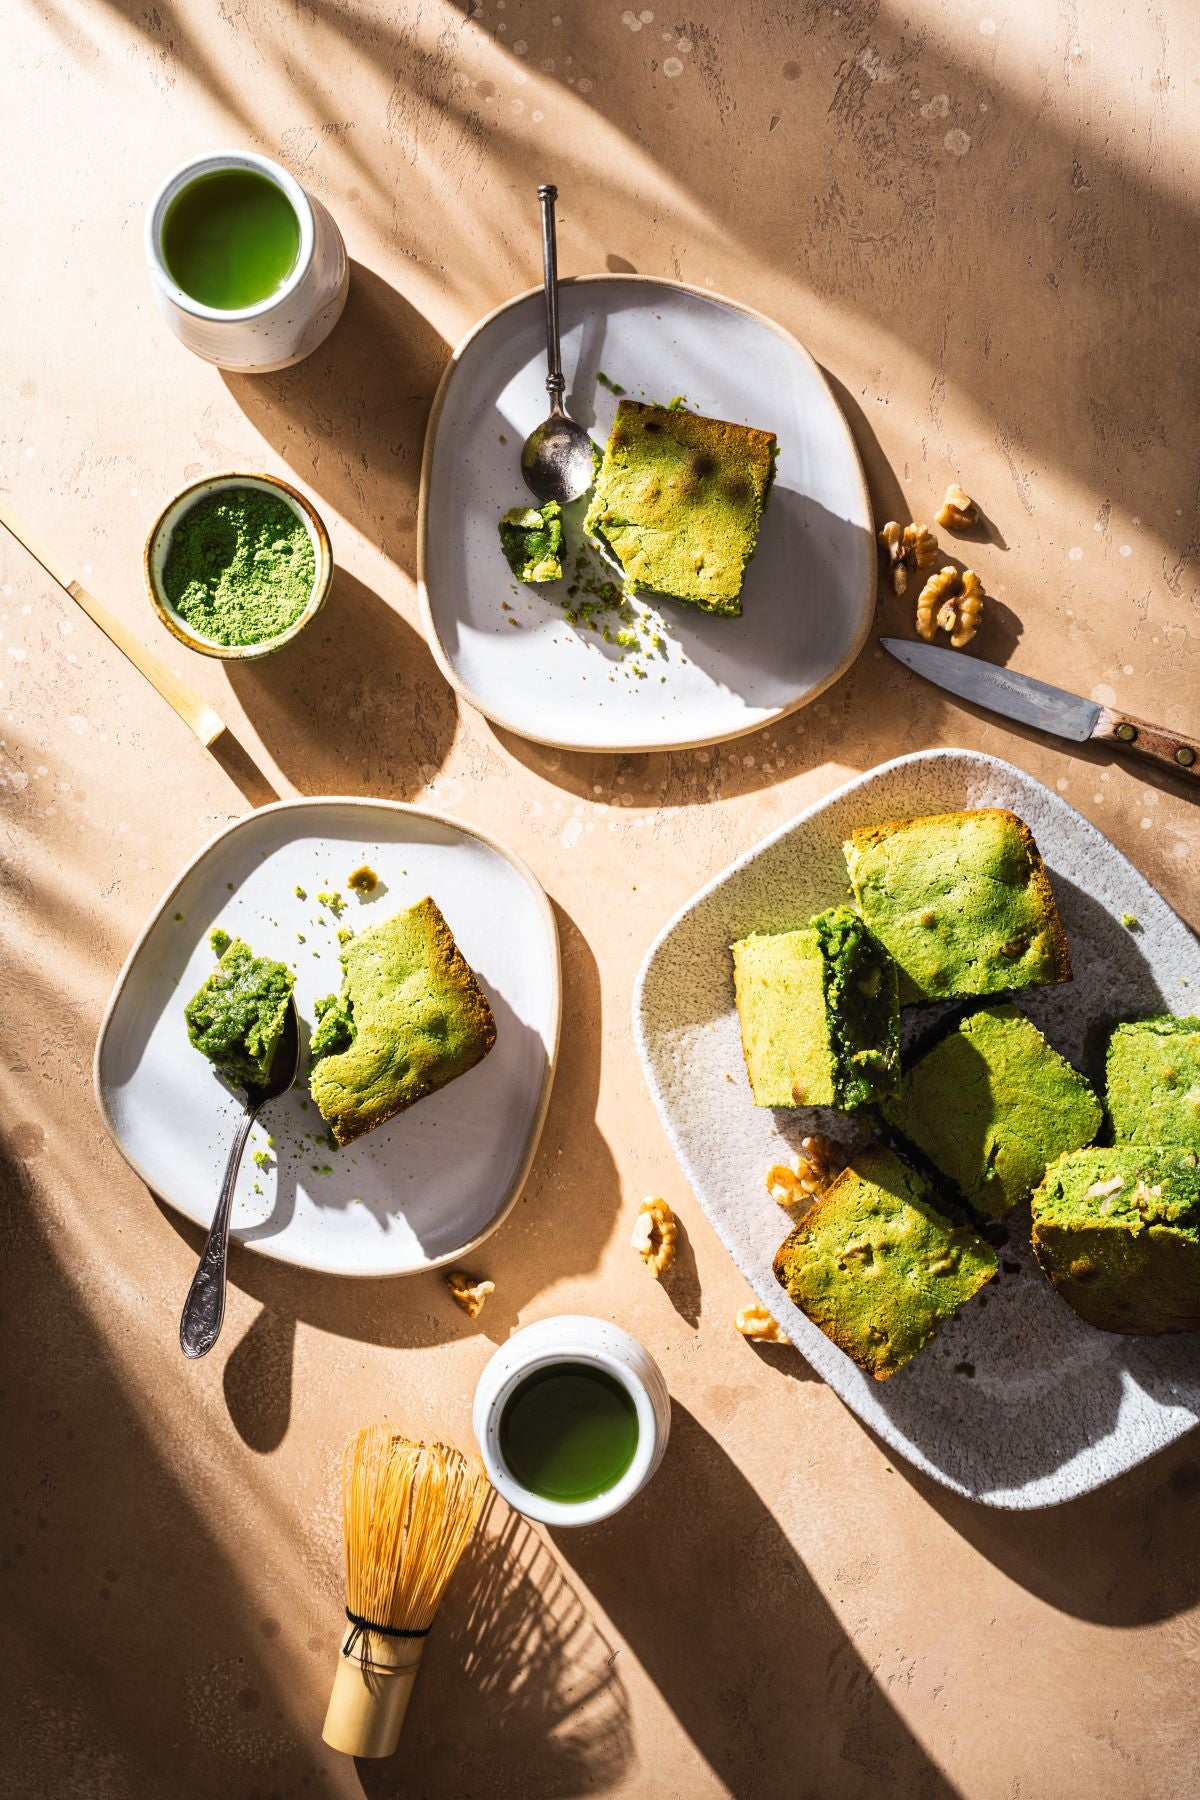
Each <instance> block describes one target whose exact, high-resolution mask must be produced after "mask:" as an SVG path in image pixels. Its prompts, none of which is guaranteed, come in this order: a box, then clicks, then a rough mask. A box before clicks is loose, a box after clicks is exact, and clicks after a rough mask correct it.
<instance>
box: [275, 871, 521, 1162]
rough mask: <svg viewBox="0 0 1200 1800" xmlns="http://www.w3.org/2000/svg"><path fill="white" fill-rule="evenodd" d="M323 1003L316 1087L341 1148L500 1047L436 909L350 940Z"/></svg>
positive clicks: (425, 904) (400, 917)
mask: <svg viewBox="0 0 1200 1800" xmlns="http://www.w3.org/2000/svg"><path fill="white" fill-rule="evenodd" d="M341 960H342V990H341V993H340V994H336V995H334V994H331V995H330V996H329V998H328V999H326V1000H321V1001H318V1002H317V1013H318V1016H319V1018H320V1024H319V1025H318V1026H317V1029H316V1031H315V1032H314V1034H313V1040H312V1050H311V1062H312V1068H311V1076H310V1084H311V1087H312V1096H313V1099H314V1100H315V1101H316V1103H317V1107H318V1109H319V1110H320V1113H321V1117H322V1118H323V1119H324V1120H325V1122H326V1123H327V1124H328V1125H329V1126H330V1127H331V1128H332V1130H333V1135H334V1137H335V1138H336V1139H337V1141H338V1143H339V1144H349V1143H350V1142H351V1141H352V1140H353V1139H354V1138H357V1137H362V1135H363V1134H364V1132H368V1131H374V1129H375V1127H376V1126H377V1125H382V1124H383V1123H384V1122H385V1121H386V1120H388V1119H390V1118H393V1117H394V1116H395V1114H396V1113H398V1112H402V1111H403V1110H404V1108H405V1107H407V1106H412V1105H414V1104H415V1102H416V1101H418V1100H423V1099H424V1098H425V1096H426V1095H427V1094H432V1093H434V1092H435V1091H436V1090H437V1089H438V1088H441V1087H445V1086H446V1083H447V1082H449V1081H454V1080H455V1079H456V1078H457V1077H458V1076H459V1075H465V1074H466V1072H467V1070H468V1069H472V1068H474V1066H475V1064H476V1063H477V1062H480V1061H482V1059H483V1058H484V1057H485V1056H486V1055H487V1053H488V1051H489V1050H490V1049H491V1048H492V1045H493V1044H494V1043H495V1041H496V1024H495V1020H494V1019H493V1017H492V1009H491V1007H490V1006H489V1005H488V1002H487V996H486V995H485V994H484V991H483V989H482V988H481V987H480V985H479V982H478V981H477V980H476V978H475V975H474V974H473V972H472V970H471V969H470V967H469V966H468V964H467V962H466V960H465V959H464V957H463V955H462V952H461V951H460V950H459V948H458V946H457V944H456V943H455V942H454V938H453V936H452V935H451V931H450V927H449V926H448V925H447V923H446V921H445V919H444V918H443V917H442V914H441V912H440V910H439V909H438V907H437V905H436V904H435V902H434V901H433V900H430V899H425V900H421V901H419V902H418V903H417V905H416V906H410V907H409V909H408V911H407V912H402V913H397V915H396V917H395V918H394V919H388V920H387V921H385V923H384V924H382V925H374V926H372V927H371V929H370V930H368V931H363V932H360V933H359V935H358V936H357V937H354V938H351V940H350V942H349V943H348V944H347V945H346V948H345V949H344V950H343V952H342V959H341Z"/></svg>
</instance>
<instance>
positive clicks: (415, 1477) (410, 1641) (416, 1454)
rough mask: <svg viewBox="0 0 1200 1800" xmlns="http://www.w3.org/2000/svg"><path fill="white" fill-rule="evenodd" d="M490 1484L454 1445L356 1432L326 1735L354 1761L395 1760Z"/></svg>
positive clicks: (383, 1430)
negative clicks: (450, 1585) (342, 1606)
mask: <svg viewBox="0 0 1200 1800" xmlns="http://www.w3.org/2000/svg"><path fill="white" fill-rule="evenodd" d="M487 1489H488V1481H487V1477H486V1475H485V1474H484V1472H483V1470H482V1469H481V1468H479V1467H478V1466H477V1465H476V1464H473V1463H471V1462H468V1460H467V1458H466V1457H465V1456H463V1455H462V1454H461V1452H459V1451H458V1450H452V1449H450V1448H449V1446H448V1445H446V1444H415V1443H411V1442H410V1441H409V1440H408V1439H407V1438H403V1437H399V1436H398V1435H397V1434H396V1433H395V1432H394V1431H393V1430H392V1429H391V1427H390V1426H389V1425H368V1426H366V1427H365V1428H364V1429H363V1430H362V1431H359V1432H356V1434H355V1435H354V1437H352V1438H351V1439H350V1442H349V1443H348V1444H347V1445H346V1451H345V1455H344V1456H343V1458H342V1527H343V1532H344V1535H345V1545H346V1618H347V1620H348V1621H349V1623H348V1628H347V1631H346V1635H345V1638H344V1639H343V1641H342V1654H341V1657H340V1659H339V1661H338V1669H337V1675H336V1677H335V1679H334V1683H333V1693H332V1694H331V1696H330V1700H329V1711H328V1712H327V1713H326V1715H325V1729H324V1731H323V1733H322V1736H323V1737H324V1739H325V1742H326V1743H327V1744H330V1745H332V1747H333V1748H334V1749H335V1750H344V1751H345V1752H346V1754H347V1755H348V1756H390V1755H391V1754H392V1751H393V1750H394V1749H395V1748H396V1744H397V1742H398V1740H399V1737H400V1727H401V1725H402V1724H403V1723H404V1714H405V1711H406V1710H407V1707H408V1700H409V1695H410V1694H411V1693H412V1688H413V1682H414V1681H415V1680H416V1678H417V1669H418V1667H419V1666H420V1662H421V1653H422V1651H423V1650H424V1648H425V1638H426V1635H427V1633H428V1631H429V1627H430V1626H431V1625H432V1623H433V1615H434V1614H435V1613H436V1611H437V1609H438V1606H439V1604H440V1602H441V1598H442V1594H443V1593H444V1592H445V1588H446V1583H447V1582H448V1581H449V1579H450V1577H451V1575H453V1573H454V1570H455V1567H456V1566H457V1563H458V1559H459V1557H460V1556H461V1555H462V1553H463V1551H464V1550H465V1549H466V1547H467V1544H468V1543H469V1542H470V1538H471V1533H472V1532H473V1531H474V1529H475V1525H476V1522H477V1521H478V1518H479V1514H480V1510H481V1508H482V1506H483V1502H484V1498H485V1496H486V1494H487Z"/></svg>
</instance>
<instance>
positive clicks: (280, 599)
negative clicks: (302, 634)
mask: <svg viewBox="0 0 1200 1800" xmlns="http://www.w3.org/2000/svg"><path fill="white" fill-rule="evenodd" d="M310 522H311V523H310ZM314 537H315V539H316V543H315V544H314ZM331 570H332V558H331V556H330V553H329V540H328V537H327V535H326V533H325V528H324V526H323V525H322V524H321V521H320V520H319V518H318V517H317V515H316V513H315V512H314V511H313V509H312V508H311V507H310V506H309V504H308V502H307V501H306V500H305V499H304V498H303V496H302V495H300V494H297V493H296V491H295V490H294V489H292V488H288V487H287V486H286V485H285V484H284V483H282V482H277V481H275V480H274V478H273V477H269V476H255V477H252V478H245V479H243V480H241V481H239V480H238V479H237V477H230V476H222V477H219V478H213V477H210V478H209V479H208V480H207V481H202V482H198V483H197V484H196V485H195V487H193V488H189V489H187V490H185V492H184V493H183V494H180V495H177V496H176V498H175V499H174V500H173V501H172V502H171V504H170V505H169V506H168V507H167V508H166V510H165V512H164V513H163V514H162V516H161V518H160V519H159V520H158V522H157V523H156V525H155V527H154V530H153V531H152V532H151V534H150V539H149V542H148V544H147V546H146V573H147V579H148V583H149V587H150V595H151V599H152V600H153V601H154V602H155V605H156V607H157V610H158V613H159V616H160V618H161V619H162V620H163V622H164V624H166V625H167V627H168V628H169V629H170V630H171V631H173V632H174V634H175V636H176V637H179V638H182V639H183V641H184V642H185V643H188V644H190V645H191V646H192V648H193V649H196V650H202V651H204V652H205V653H206V654H208V655H211V656H233V657H237V656H243V657H244V656H254V655H263V654H265V653H266V651H268V650H270V649H277V648H278V647H279V644H280V642H281V641H283V640H286V639H288V638H290V637H292V636H294V635H295V633H296V631H298V630H299V629H300V628H301V626H302V625H303V624H306V623H307V621H308V619H309V618H310V617H311V616H312V614H313V613H314V612H316V610H317V608H318V607H319V606H320V604H321V602H322V601H323V599H324V597H325V593H326V591H327V589H328V586H329V577H330V573H331Z"/></svg>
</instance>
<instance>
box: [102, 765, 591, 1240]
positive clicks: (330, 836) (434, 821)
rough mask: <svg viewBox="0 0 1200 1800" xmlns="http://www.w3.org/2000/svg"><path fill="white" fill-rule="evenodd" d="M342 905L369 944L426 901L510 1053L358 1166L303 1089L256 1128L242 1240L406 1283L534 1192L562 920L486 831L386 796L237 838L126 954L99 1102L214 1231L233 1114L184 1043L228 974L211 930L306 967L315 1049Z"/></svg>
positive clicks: (170, 898)
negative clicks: (370, 880) (216, 982)
mask: <svg viewBox="0 0 1200 1800" xmlns="http://www.w3.org/2000/svg"><path fill="white" fill-rule="evenodd" d="M364 862H366V863H369V864H370V866H371V867H372V868H373V869H374V870H375V871H376V873H377V874H378V875H379V877H380V882H381V885H380V887H379V889H378V890H377V891H376V893H375V895H373V896H372V897H371V898H370V899H369V900H366V901H360V900H358V899H357V898H356V897H355V895H353V894H352V893H350V891H349V889H348V888H347V886H346V877H347V875H348V874H349V872H350V871H351V869H353V868H355V867H356V866H357V865H359V864H361V863H364ZM297 888H302V889H303V890H304V893H305V895H306V896H307V897H306V898H304V899H301V898H300V897H299V895H298V894H297V893H296V889H297ZM335 889H336V890H340V891H341V892H342V894H343V895H344V896H345V901H346V907H345V912H344V914H343V918H342V921H341V922H342V923H343V924H344V925H345V926H348V927H349V928H351V929H357V930H363V929H364V928H365V927H366V926H368V925H371V924H376V923H379V922H382V921H383V920H385V919H389V918H391V917H392V915H393V914H394V913H397V912H400V911H402V910H403V909H404V908H405V907H407V906H412V905H413V904H414V903H415V902H416V901H418V900H420V899H423V898H424V896H425V895H426V894H432V896H433V898H434V899H435V900H436V901H437V903H438V905H439V906H440V907H441V909H442V911H443V913H444V914H445V916H446V919H447V921H448V922H449V925H450V929H451V930H452V931H453V933H454V936H455V940H456V941H457V943H458V946H459V948H460V949H461V950H462V953H463V955H464V956H465V957H466V959H467V961H468V962H469V963H470V965H471V967H472V968H473V969H474V970H475V973H476V974H477V975H478V977H479V979H480V981H481V982H482V984H483V986H484V989H485V990H486V992H487V996H488V1000H489V1001H490V1003H491V1007H492V1011H493V1013H494V1015H495V1019H496V1043H495V1047H494V1048H493V1050H492V1051H491V1053H490V1054H489V1055H488V1056H487V1057H485V1058H484V1060H483V1062H482V1063H480V1064H479V1065H478V1066H477V1067H476V1068H474V1069H471V1070H469V1071H468V1072H467V1074H465V1075H462V1076H460V1077H459V1079H458V1080H457V1081H452V1082H451V1083H450V1085H449V1086H448V1087H444V1088H442V1089H441V1090H440V1091H439V1092H438V1093H436V1094H431V1095H430V1096H429V1098H428V1099H426V1100H422V1101H421V1102H420V1104H419V1105H418V1106H414V1107H411V1108H410V1109H409V1110H408V1111H407V1112H403V1113H401V1114H400V1115H399V1116H398V1117H397V1118H395V1119H391V1120H389V1122H388V1123H387V1124H386V1125H381V1126H380V1127H379V1128H378V1130H376V1131H373V1132H371V1133H370V1134H369V1135H368V1136H366V1137H364V1138H360V1139H359V1140H358V1141H357V1142H356V1143H353V1144H350V1145H349V1146H348V1147H347V1148H346V1149H344V1150H333V1149H331V1148H330V1146H329V1144H328V1142H327V1141H326V1140H325V1138H324V1136H323V1132H324V1126H323V1124H322V1121H321V1118H320V1116H319V1114H318V1113H317V1109H316V1107H315V1106H314V1105H313V1103H312V1101H311V1100H310V1099H309V1098H308V1090H307V1086H306V1085H305V1084H304V1081H303V1075H302V1077H301V1082H300V1084H299V1085H298V1086H296V1087H294V1088H293V1089H292V1090H291V1092H290V1093H288V1094H285V1095H284V1096H283V1097H282V1098H281V1099H279V1100H276V1101H273V1102H272V1103H271V1104H270V1105H269V1106H267V1107H265V1108H264V1109H263V1111H262V1113H261V1114H260V1115H259V1122H258V1123H257V1124H256V1125H255V1128H254V1134H253V1136H252V1138H251V1140H250V1144H249V1147H248V1149H247V1153H246V1155H245V1157H244V1158H243V1160H242V1169H241V1178H240V1180H239V1183H238V1189H237V1197H236V1199H235V1202H234V1214H233V1232H234V1235H235V1236H236V1237H238V1238H240V1239H241V1241H242V1242H243V1243H246V1244H252V1245H253V1246H254V1247H255V1248H256V1249H258V1250H262V1251H263V1252H264V1253H265V1254H266V1255H268V1256H276V1257H279V1258H280V1259H281V1260H282V1261H284V1262H293V1263H299V1264H301V1265H302V1266H303V1267H305V1268H310V1269H324V1270H328V1271H329V1272H331V1273H334V1274H339V1275H397V1274H406V1273H410V1272H412V1271H414V1270H418V1269H428V1268H432V1267H434V1266H435V1265H436V1264H438V1263H444V1262H449V1261H451V1260H453V1259H454V1258H456V1257H459V1256H462V1255H464V1254H465V1253H466V1252H467V1251H468V1250H469V1249H471V1248H472V1247H473V1246H474V1245H475V1244H477V1243H478V1242H479V1241H480V1239H481V1238H483V1237H486V1236H487V1234H488V1233H489V1232H491V1231H493V1230H495V1228H496V1226H497V1225H498V1224H499V1223H500V1221H501V1219H503V1217H504V1215H505V1213H506V1212H507V1211H508V1209H509V1208H510V1206H511V1205H512V1204H513V1202H514V1200H515V1199H516V1197H517V1195H518V1194H519V1192H520V1190H521V1186H522V1183H523V1182H524V1180H525V1176H526V1174H527V1172H528V1169H529V1165H530V1163H531V1162H532V1160H533V1153H534V1150H535V1149H536V1147H537V1141H538V1136H539V1134H540V1132H541V1128H542V1121H543V1119H544V1118H545V1113H546V1107H547V1105H548V1103H549V1098H550V1082H551V1078H552V1075H553V1070H554V1060H555V1057H556V1055H557V1052H558V1025H559V962H558V933H557V930H556V927H555V924H554V917H553V914H552V913H551V911H550V906H549V903H548V901H547V899H546V896H545V894H544V893H543V892H542V889H541V887H540V886H539V885H538V883H537V881H536V879H535V877H534V876H533V875H532V874H531V873H530V871H529V870H528V869H527V868H526V867H525V866H524V864H523V863H521V862H518V861H517V859H516V858H515V857H513V856H511V855H510V854H509V853H508V852H507V851H506V850H505V849H503V848H502V846H501V845H499V844H497V843H496V842H494V841H493V840H492V839H491V838H488V837H486V836H485V835H484V834H483V833H481V832H479V831H476V830H475V829H474V828H472V827H468V826H465V825H459V824H456V823H455V822H454V821H453V820H450V819H445V818H442V817H440V816H439V815H438V814H436V813H429V812H425V811H423V810H421V809H419V808H416V807H409V806H399V805H396V804H394V803H392V802H389V801H382V800H335V799H328V800H285V801H282V802H281V803H280V804H279V805H277V806H267V807H263V808H262V809H261V810H260V811H258V812H253V813H250V814H249V815H248V816H247V817H246V818H244V819H238V820H236V821H235V822H234V823H233V824H232V825H230V826H228V827H227V828H226V829H225V830H224V831H222V832H220V833H219V834H218V835H217V836H216V837H215V838H214V839H213V840H212V842H211V843H209V844H208V845H206V846H205V848H204V849H203V850H202V851H201V852H200V854H199V856H197V857H196V858H195V860H194V861H193V862H192V863H190V864H189V865H188V867H187V868H186V869H185V870H184V871H183V873H182V874H181V875H180V877H179V879H178V880H177V881H176V882H175V883H174V885H173V886H172V887H171V888H170V889H169V890H168V892H167V894H166V896H165V898H164V899H163V900H162V902H161V904H160V905H159V908H158V910H157V912H156V913H155V914H154V917H153V918H152V919H151V920H150V923H149V924H148V925H147V926H146V929H145V931H144V932H143V933H142V935H141V937H140V938H139V939H138V941H137V943H136V944H135V945H134V947H133V949H132V950H131V951H130V954H129V957H128V959H127V961H126V964H125V967H124V968H123V969H122V971H121V973H120V975H119V976H118V978H117V983H116V986H115V988H114V990H113V995H112V998H111V1000H110V1001H109V1006H108V1011H107V1013H106V1014H105V1018H104V1023H103V1024H102V1026H101V1028H100V1037H99V1040H98V1042H97V1045H96V1068H95V1084H96V1098H97V1101H98V1103H99V1107H100V1114H101V1117H102V1118H103V1120H104V1122H105V1124H106V1125H107V1127H108V1129H109V1131H110V1133H111V1134H112V1137H113V1139H114V1141H115V1143H116V1145H117V1148H118V1149H119V1150H120V1151H121V1153H122V1155H123V1156H124V1157H125V1159H126V1161H127V1162H129V1163H130V1164H131V1166H132V1167H133V1168H134V1169H135V1170H136V1171H137V1173H138V1174H139V1175H140V1176H141V1178H142V1180H143V1181H145V1182H146V1183H147V1185H148V1186H149V1187H151V1188H153V1190H154V1191H155V1193H157V1194H160V1195H161V1196H162V1198H163V1199H164V1200H166V1201H168V1202H169V1203H170V1204H171V1205H172V1206H174V1207H175V1208H177V1210H178V1211H179V1212H181V1213H183V1214H184V1215H185V1217H187V1218H189V1219H194V1220H195V1221H196V1222H197V1223H198V1224H201V1225H205V1226H207V1225H208V1223H209V1221H210V1219H211V1217H212V1210H213V1206H214V1204H215V1202H216V1197H217V1192H218V1189H219V1186H220V1180H221V1175H222V1171H223V1169H224V1166H225V1156H226V1151H227V1147H228V1144H229V1141H230V1136H231V1132H232V1128H233V1122H234V1119H235V1117H236V1115H237V1113H238V1110H239V1105H238V1102H237V1101H236V1100H235V1098H234V1097H233V1095H232V1094H231V1093H230V1092H229V1090H228V1089H227V1088H226V1087H225V1086H224V1084H223V1083H222V1082H221V1081H220V1080H219V1078H218V1077H217V1075H216V1074H215V1073H214V1071H213V1069H212V1067H211V1065H210V1064H209V1063H208V1062H206V1060H205V1059H204V1057H202V1056H201V1055H200V1053H199V1051H197V1050H194V1049H193V1048H192V1046H191V1044H190V1043H189V1042H188V1035H187V1026H186V1023H185V1021H184V1016H183V1014H184V1007H185V1006H186V1004H187V1002H188V1000H189V999H190V998H191V996H192V995H193V994H194V993H195V991H196V989H197V988H198V987H199V986H200V983H201V982H202V981H203V980H204V978H205V976H206V975H208V974H209V972H210V971H211V969H212V967H213V965H214V957H213V954H212V951H211V949H210V948H209V944H208V934H209V931H210V930H211V929H212V927H213V926H214V925H221V926H223V927H224V929H225V930H226V931H228V932H230V933H231V934H240V935H241V936H243V937H244V938H245V939H246V940H247V942H248V943H249V944H250V945H251V947H252V948H253V949H254V950H256V951H258V952H259V953H260V954H261V955H266V956H275V957H278V958H280V959H281V960H282V961H284V962H287V963H289V964H291V965H292V967H293V968H295V970H296V976H297V979H296V1004H297V1008H298V1010H299V1013H300V1017H301V1035H302V1038H303V1040H304V1042H305V1043H307V1036H308V1029H309V1028H310V1027H311V1024H312V1021H313V1017H314V1014H313V1002H314V1000H315V999H316V998H317V997H318V996H319V995H322V994H329V993H334V992H336V991H337V989H338V988H339V987H340V985H341V971H340V968H339V963H338V953H339V950H340V945H339V943H338V940H337V928H338V924H339V920H338V918H337V917H336V916H335V915H334V914H333V913H332V912H331V911H330V910H329V909H328V908H327V907H322V906H321V905H319V904H318V902H317V899H316V896H317V894H318V893H319V892H329V891H332V890H335ZM268 1135H269V1136H270V1137H271V1138H273V1139H274V1144H273V1146H272V1147H270V1148H269V1147H268V1143H267V1139H268ZM256 1150H257V1151H259V1152H264V1153H266V1156H267V1164H266V1166H265V1167H262V1168H260V1167H259V1166H258V1165H256V1163H255V1162H254V1160H253V1154H252V1153H253V1152H254V1151H256ZM256 1189H257V1190H261V1191H256Z"/></svg>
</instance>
